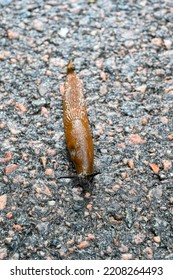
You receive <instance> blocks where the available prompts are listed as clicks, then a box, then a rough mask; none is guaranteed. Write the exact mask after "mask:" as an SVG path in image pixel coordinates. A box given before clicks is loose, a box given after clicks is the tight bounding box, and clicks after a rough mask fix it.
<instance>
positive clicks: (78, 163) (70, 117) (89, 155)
mask: <svg viewBox="0 0 173 280" xmlns="http://www.w3.org/2000/svg"><path fill="white" fill-rule="evenodd" d="M63 118H64V130H65V138H66V143H67V148H68V151H69V154H70V156H71V159H72V161H73V162H74V165H75V168H76V171H77V174H78V175H80V176H81V177H86V176H88V175H91V174H93V165H94V146H93V141H92V136H91V132H90V127H89V122H88V116H87V111H86V104H85V98H84V95H83V92H82V82H81V80H80V79H79V77H78V75H77V74H76V73H75V71H74V66H73V63H72V61H70V62H69V64H68V66H67V77H66V81H65V90H64V98H63Z"/></svg>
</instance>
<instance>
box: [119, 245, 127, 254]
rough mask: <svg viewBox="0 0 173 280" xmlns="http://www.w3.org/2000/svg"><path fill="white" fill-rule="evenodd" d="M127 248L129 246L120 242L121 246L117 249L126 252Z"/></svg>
mask: <svg viewBox="0 0 173 280" xmlns="http://www.w3.org/2000/svg"><path fill="white" fill-rule="evenodd" d="M128 250H129V248H128V247H127V246H126V245H124V244H122V245H121V247H120V248H119V251H120V252H121V253H127V252H128Z"/></svg>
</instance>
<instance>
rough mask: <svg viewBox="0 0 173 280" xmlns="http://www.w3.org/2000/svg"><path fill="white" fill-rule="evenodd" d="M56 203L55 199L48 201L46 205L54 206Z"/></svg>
mask: <svg viewBox="0 0 173 280" xmlns="http://www.w3.org/2000/svg"><path fill="white" fill-rule="evenodd" d="M55 204H56V201H55V200H50V201H48V205H49V206H54V205H55Z"/></svg>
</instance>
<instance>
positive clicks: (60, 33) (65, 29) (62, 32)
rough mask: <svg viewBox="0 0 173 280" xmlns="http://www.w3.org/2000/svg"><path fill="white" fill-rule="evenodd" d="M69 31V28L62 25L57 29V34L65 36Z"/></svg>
mask: <svg viewBox="0 0 173 280" xmlns="http://www.w3.org/2000/svg"><path fill="white" fill-rule="evenodd" d="M68 32H69V29H68V28H66V27H64V28H61V29H60V30H59V31H58V34H59V36H60V37H61V38H66V36H67V33H68Z"/></svg>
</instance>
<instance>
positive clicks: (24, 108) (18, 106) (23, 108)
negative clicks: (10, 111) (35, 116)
mask: <svg viewBox="0 0 173 280" xmlns="http://www.w3.org/2000/svg"><path fill="white" fill-rule="evenodd" d="M15 107H16V108H17V109H19V110H20V111H22V112H26V111H27V108H26V107H25V106H24V105H22V104H18V103H16V104H15Z"/></svg>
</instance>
